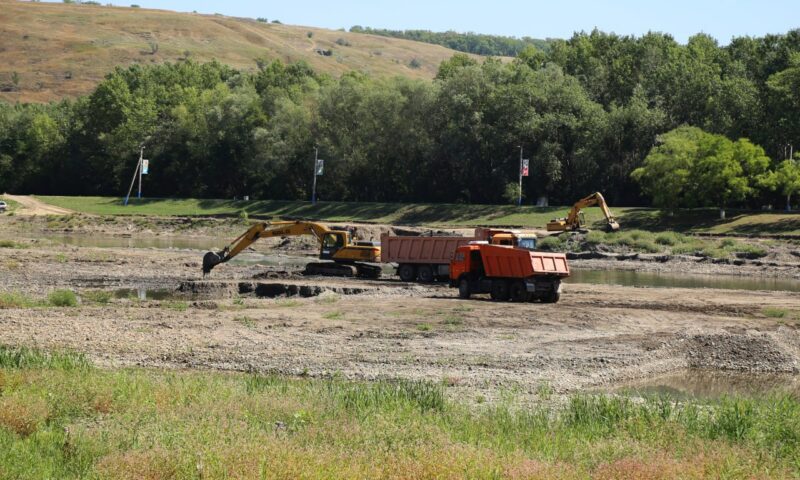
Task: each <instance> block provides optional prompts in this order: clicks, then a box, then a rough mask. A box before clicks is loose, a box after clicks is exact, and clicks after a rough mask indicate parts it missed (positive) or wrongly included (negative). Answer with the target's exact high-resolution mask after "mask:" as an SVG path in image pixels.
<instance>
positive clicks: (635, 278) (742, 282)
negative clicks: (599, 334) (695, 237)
mask: <svg viewBox="0 0 800 480" xmlns="http://www.w3.org/2000/svg"><path fill="white" fill-rule="evenodd" d="M566 283H594V284H604V285H622V286H626V287H659V288H721V289H726V290H768V291H788V292H800V280H790V279H785V278H768V277H744V276H742V277H737V276H732V275H696V274H695V275H688V274H675V273H658V272H633V271H628V270H573V271H571V272H570V277H569V278H568V279H567V280H566Z"/></svg>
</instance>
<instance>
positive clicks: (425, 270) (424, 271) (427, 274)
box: [417, 265, 433, 283]
mask: <svg viewBox="0 0 800 480" xmlns="http://www.w3.org/2000/svg"><path fill="white" fill-rule="evenodd" d="M417 275H418V276H419V281H420V282H423V283H431V282H432V281H433V269H432V268H431V267H430V265H422V266H421V267H419V269H418V270H417Z"/></svg>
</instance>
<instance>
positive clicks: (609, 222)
mask: <svg viewBox="0 0 800 480" xmlns="http://www.w3.org/2000/svg"><path fill="white" fill-rule="evenodd" d="M595 205H597V206H599V207H600V210H602V211H603V215H605V216H606V230H607V231H609V232H616V231H617V230H619V223H618V222H617V220H616V219H615V218H614V215H612V214H611V210H609V209H608V204H606V199H605V198H603V195H602V194H601V193H600V192H595V193H593V194H591V195H589V196H587V197H584V198H582V199H580V200H578V201H577V202H575V205H573V206H572V208H571V209H570V211H569V214H568V215H567V217H566V218H554V219H553V220H551V221H550V222H548V223H547V231H548V232H564V231H571V230H578V229H580V228H584V227H585V225H586V220H585V219H584V217H583V212H582V211H581V210H582V209H584V208H587V207H593V206H595Z"/></svg>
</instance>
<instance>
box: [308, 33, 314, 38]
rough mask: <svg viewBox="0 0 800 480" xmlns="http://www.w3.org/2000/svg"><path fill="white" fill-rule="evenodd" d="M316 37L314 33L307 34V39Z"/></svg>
mask: <svg viewBox="0 0 800 480" xmlns="http://www.w3.org/2000/svg"><path fill="white" fill-rule="evenodd" d="M313 36H314V32H306V37H308V38H312V37H313Z"/></svg>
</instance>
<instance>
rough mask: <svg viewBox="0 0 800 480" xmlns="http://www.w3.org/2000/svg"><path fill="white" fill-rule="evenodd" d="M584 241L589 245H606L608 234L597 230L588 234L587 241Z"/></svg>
mask: <svg viewBox="0 0 800 480" xmlns="http://www.w3.org/2000/svg"><path fill="white" fill-rule="evenodd" d="M584 241H585V242H586V243H588V244H589V245H599V244H601V243H606V234H605V233H603V232H599V231H597V230H592V231H591V232H589V233H587V234H586V239H585V240H584Z"/></svg>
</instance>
